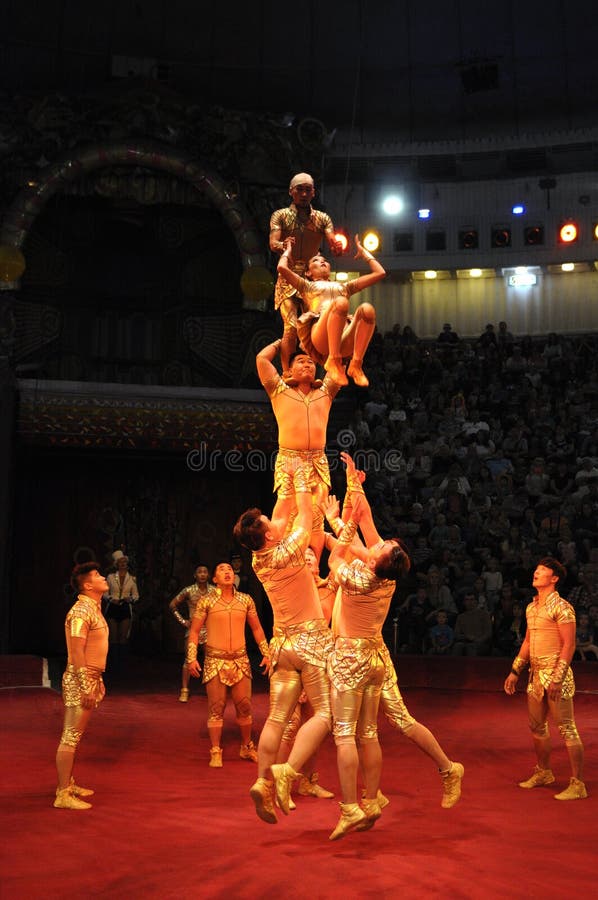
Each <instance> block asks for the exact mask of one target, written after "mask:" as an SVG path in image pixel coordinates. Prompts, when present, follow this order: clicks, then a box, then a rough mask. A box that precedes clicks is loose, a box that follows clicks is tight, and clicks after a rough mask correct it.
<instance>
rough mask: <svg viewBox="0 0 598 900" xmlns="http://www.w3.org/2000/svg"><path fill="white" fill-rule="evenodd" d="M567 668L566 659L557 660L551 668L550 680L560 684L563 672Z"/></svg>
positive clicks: (563, 675)
mask: <svg viewBox="0 0 598 900" xmlns="http://www.w3.org/2000/svg"><path fill="white" fill-rule="evenodd" d="M568 668H569V663H568V662H567V660H566V659H559V660H557V664H556V666H555V667H554V669H553V670H552V682H553V684H560V683H561V681H562V680H563V678H564V677H565V672H566V671H567V669H568Z"/></svg>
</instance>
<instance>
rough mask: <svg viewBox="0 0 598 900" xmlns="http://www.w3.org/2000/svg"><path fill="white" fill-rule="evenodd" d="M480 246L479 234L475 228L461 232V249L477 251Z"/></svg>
mask: <svg viewBox="0 0 598 900" xmlns="http://www.w3.org/2000/svg"><path fill="white" fill-rule="evenodd" d="M477 246H478V233H477V231H476V230H475V229H473V228H467V229H465V231H460V232H459V249H460V250H476V249H477Z"/></svg>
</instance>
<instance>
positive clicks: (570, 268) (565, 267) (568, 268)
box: [561, 263, 575, 272]
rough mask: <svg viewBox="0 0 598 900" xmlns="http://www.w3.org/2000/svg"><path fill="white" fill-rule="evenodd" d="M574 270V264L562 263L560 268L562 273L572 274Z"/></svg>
mask: <svg viewBox="0 0 598 900" xmlns="http://www.w3.org/2000/svg"><path fill="white" fill-rule="evenodd" d="M574 269H575V263H563V264H562V266H561V271H562V272H573V271H574Z"/></svg>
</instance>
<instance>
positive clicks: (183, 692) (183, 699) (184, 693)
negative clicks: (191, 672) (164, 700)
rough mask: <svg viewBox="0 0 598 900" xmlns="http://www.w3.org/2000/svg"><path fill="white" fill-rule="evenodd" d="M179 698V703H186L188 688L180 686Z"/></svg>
mask: <svg viewBox="0 0 598 900" xmlns="http://www.w3.org/2000/svg"><path fill="white" fill-rule="evenodd" d="M179 700H180V702H181V703H187V701H188V700H189V688H181V693H180V694H179Z"/></svg>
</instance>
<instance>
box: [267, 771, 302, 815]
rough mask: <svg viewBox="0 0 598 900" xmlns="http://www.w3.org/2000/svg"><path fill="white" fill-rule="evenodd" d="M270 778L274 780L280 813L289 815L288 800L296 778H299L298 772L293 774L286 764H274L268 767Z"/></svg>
mask: <svg viewBox="0 0 598 900" xmlns="http://www.w3.org/2000/svg"><path fill="white" fill-rule="evenodd" d="M270 769H271V771H272V777H273V778H274V787H275V788H276V799H277V800H278V805H279V807H280V809H281V812H283V813H284V814H285V816H288V814H289V798H290V796H291V788H292V786H293V782H294V780H295V779H296V778H299V774H300V773H299V772H295V770H294V769H293V767H292V766H290V765H289V764H288V763H275V764H274V765H273V766H270Z"/></svg>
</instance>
